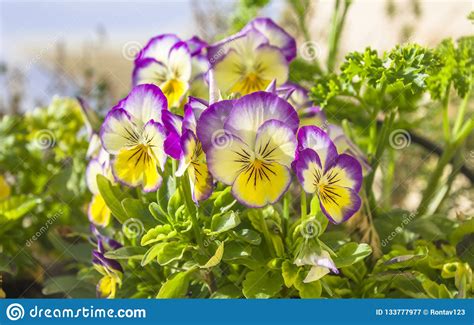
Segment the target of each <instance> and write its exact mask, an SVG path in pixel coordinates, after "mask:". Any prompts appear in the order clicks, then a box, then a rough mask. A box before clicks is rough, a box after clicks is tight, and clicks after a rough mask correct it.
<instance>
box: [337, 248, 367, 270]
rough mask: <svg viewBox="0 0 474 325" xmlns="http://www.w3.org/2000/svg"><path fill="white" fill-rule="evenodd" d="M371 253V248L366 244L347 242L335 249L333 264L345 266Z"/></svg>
mask: <svg viewBox="0 0 474 325" xmlns="http://www.w3.org/2000/svg"><path fill="white" fill-rule="evenodd" d="M371 253H372V249H371V248H370V246H369V245H367V244H357V243H347V244H345V245H344V246H342V247H341V248H340V249H339V250H338V251H337V257H335V258H334V259H333V260H334V264H336V267H338V268H340V267H345V266H349V265H352V264H355V263H357V262H358V261H361V260H363V259H364V258H366V257H367V256H369V255H370V254H371Z"/></svg>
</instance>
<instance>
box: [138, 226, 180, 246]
mask: <svg viewBox="0 0 474 325" xmlns="http://www.w3.org/2000/svg"><path fill="white" fill-rule="evenodd" d="M176 235H177V232H176V231H175V230H173V228H172V227H171V226H170V225H158V226H156V227H155V228H152V229H150V230H148V231H147V233H146V234H145V235H143V237H142V239H141V245H142V246H146V245H150V244H153V243H157V242H160V241H163V240H167V239H170V238H173V237H174V236H176Z"/></svg>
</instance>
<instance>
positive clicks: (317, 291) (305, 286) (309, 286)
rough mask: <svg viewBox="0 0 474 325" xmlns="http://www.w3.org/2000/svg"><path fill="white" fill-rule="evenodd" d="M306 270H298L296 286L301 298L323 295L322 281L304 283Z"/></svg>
mask: <svg viewBox="0 0 474 325" xmlns="http://www.w3.org/2000/svg"><path fill="white" fill-rule="evenodd" d="M304 273H305V272H303V271H302V270H300V272H298V274H297V277H296V280H295V283H294V286H295V288H296V289H297V290H298V292H299V294H300V297H301V298H319V297H321V292H322V291H323V289H322V286H321V281H313V282H309V283H304V282H303V280H304V278H305V275H304Z"/></svg>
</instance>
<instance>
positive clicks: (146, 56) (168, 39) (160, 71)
mask: <svg viewBox="0 0 474 325" xmlns="http://www.w3.org/2000/svg"><path fill="white" fill-rule="evenodd" d="M191 70H192V68H191V53H190V50H189V47H188V45H187V44H186V42H184V41H181V40H180V39H179V38H178V37H177V36H176V35H173V34H164V35H159V36H156V37H154V38H152V39H151V40H150V41H149V42H148V44H147V45H146V46H145V47H144V48H143V49H142V50H141V51H140V52H139V53H138V55H137V58H136V59H135V68H134V70H133V84H134V85H139V84H154V85H157V86H158V87H160V88H161V89H162V91H163V93H164V94H165V96H166V98H167V99H168V104H169V106H170V107H173V106H179V103H180V100H181V98H182V97H183V96H184V95H185V93H186V92H187V90H188V88H189V82H190V78H191Z"/></svg>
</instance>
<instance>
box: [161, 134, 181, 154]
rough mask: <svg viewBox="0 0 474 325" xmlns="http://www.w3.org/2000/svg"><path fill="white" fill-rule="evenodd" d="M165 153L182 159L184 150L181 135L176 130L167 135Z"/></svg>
mask: <svg viewBox="0 0 474 325" xmlns="http://www.w3.org/2000/svg"><path fill="white" fill-rule="evenodd" d="M164 147H165V153H166V154H167V155H168V156H170V157H171V158H173V159H176V160H178V159H180V158H181V156H182V154H183V150H182V148H181V137H180V135H179V134H178V133H176V132H169V133H168V135H167V136H166V139H165V143H164Z"/></svg>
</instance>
